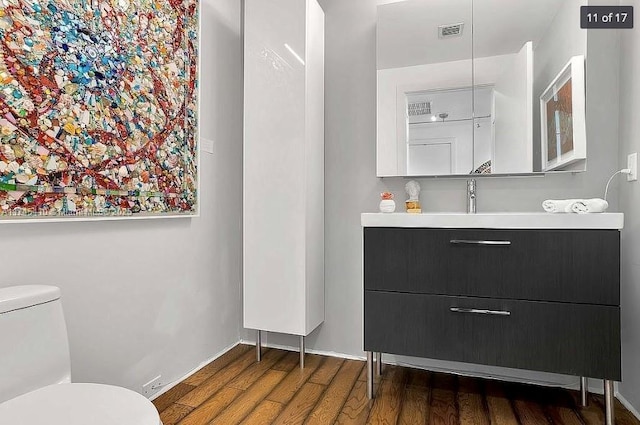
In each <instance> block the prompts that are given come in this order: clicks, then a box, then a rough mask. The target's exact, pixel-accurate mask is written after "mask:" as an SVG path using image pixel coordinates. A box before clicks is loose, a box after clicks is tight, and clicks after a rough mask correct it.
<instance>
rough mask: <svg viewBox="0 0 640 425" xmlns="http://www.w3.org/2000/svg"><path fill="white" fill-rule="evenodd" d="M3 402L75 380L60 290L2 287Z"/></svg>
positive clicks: (0, 390) (0, 371)
mask: <svg viewBox="0 0 640 425" xmlns="http://www.w3.org/2000/svg"><path fill="white" fill-rule="evenodd" d="M0 347H1V348H0V403H2V402H3V401H6V400H9V399H12V398H14V397H17V396H19V395H22V394H25V393H28V392H30V391H33V390H36V389H38V388H41V387H44V386H47V385H51V384H60V383H68V382H71V367H70V363H69V342H68V340H67V327H66V324H65V322H64V315H63V312H62V304H61V302H60V289H59V288H56V287H55V286H41V285H32V286H12V287H8V288H0Z"/></svg>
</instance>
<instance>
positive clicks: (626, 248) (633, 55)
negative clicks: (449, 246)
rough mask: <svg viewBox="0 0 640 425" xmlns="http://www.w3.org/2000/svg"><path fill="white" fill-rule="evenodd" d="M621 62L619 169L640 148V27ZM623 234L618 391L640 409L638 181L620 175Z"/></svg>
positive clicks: (625, 34) (626, 40) (628, 37)
mask: <svg viewBox="0 0 640 425" xmlns="http://www.w3.org/2000/svg"><path fill="white" fill-rule="evenodd" d="M621 33H622V42H621V44H622V47H621V64H620V69H621V72H620V168H626V166H627V154H629V153H633V152H638V151H640V120H638V111H640V97H639V96H638V93H640V29H638V28H637V26H636V28H635V29H633V30H622V31H621ZM618 186H619V187H620V195H621V197H620V199H621V201H620V207H621V208H622V211H624V213H625V217H624V220H625V230H624V232H623V233H622V291H621V292H622V293H621V298H622V372H623V381H622V383H621V384H620V386H619V391H620V394H621V395H622V396H623V397H624V398H625V399H626V400H627V401H628V402H629V403H631V404H632V405H633V407H634V408H635V410H636V411H637V412H640V309H639V308H638V306H639V305H640V184H639V183H638V182H633V183H627V182H626V178H625V177H624V176H623V177H620V183H619V185H618Z"/></svg>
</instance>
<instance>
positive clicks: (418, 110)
mask: <svg viewBox="0 0 640 425" xmlns="http://www.w3.org/2000/svg"><path fill="white" fill-rule="evenodd" d="M407 113H408V114H409V116H410V117H417V116H419V115H429V114H431V102H411V103H409V105H408V106H407Z"/></svg>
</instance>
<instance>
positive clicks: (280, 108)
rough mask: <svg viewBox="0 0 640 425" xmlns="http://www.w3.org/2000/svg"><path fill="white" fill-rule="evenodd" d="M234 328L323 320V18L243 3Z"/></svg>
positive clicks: (288, 7) (287, 2) (305, 7)
mask: <svg viewBox="0 0 640 425" xmlns="http://www.w3.org/2000/svg"><path fill="white" fill-rule="evenodd" d="M244 60H245V65H244V66H245V74H244V79H245V99H244V104H245V109H244V114H245V115H244V218H243V223H244V254H243V259H244V265H243V267H244V283H243V288H244V295H243V296H244V326H245V327H246V328H249V329H256V330H263V331H272V332H278V333H286V334H293V335H300V336H306V335H308V334H309V333H310V332H312V331H313V330H314V329H315V328H316V327H318V325H320V323H322V322H323V321H324V13H323V12H322V9H321V8H320V6H319V5H318V3H317V2H316V1H315V0H268V1H265V0H245V57H244Z"/></svg>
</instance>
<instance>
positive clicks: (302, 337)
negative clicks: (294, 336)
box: [300, 336, 304, 369]
mask: <svg viewBox="0 0 640 425" xmlns="http://www.w3.org/2000/svg"><path fill="white" fill-rule="evenodd" d="M300 369H304V336H300Z"/></svg>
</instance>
